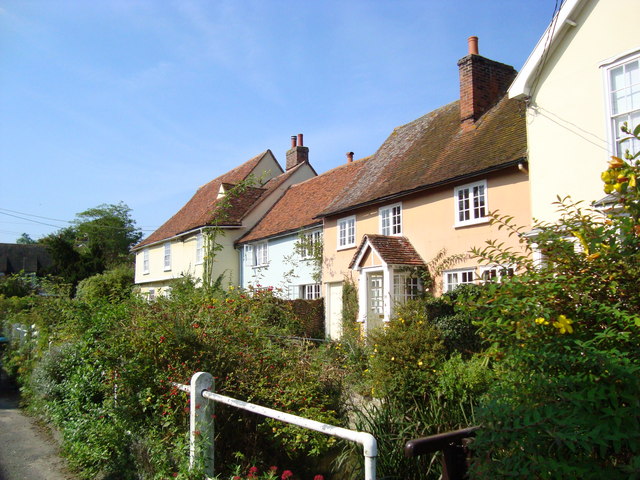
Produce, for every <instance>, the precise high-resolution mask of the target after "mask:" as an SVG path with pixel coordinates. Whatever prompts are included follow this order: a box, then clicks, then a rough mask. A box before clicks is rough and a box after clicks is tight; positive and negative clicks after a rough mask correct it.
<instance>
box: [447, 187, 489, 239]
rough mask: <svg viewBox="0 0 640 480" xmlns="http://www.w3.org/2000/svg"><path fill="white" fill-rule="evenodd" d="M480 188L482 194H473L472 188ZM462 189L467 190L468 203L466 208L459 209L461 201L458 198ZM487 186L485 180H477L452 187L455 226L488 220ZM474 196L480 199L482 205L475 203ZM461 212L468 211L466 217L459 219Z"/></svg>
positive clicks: (464, 225)
mask: <svg viewBox="0 0 640 480" xmlns="http://www.w3.org/2000/svg"><path fill="white" fill-rule="evenodd" d="M476 188H478V189H480V188H481V189H482V194H481V195H477V196H476V194H475V192H474V190H475V189H476ZM463 191H467V198H466V201H467V202H468V204H467V205H466V207H467V208H464V209H461V202H462V201H463V200H462V199H461V198H460V193H461V192H463ZM488 197H489V195H488V188H487V181H486V180H480V181H479V182H473V183H467V184H466V185H460V186H458V187H455V188H454V189H453V203H454V211H455V226H456V227H466V226H467V225H477V224H479V223H487V222H488V221H489V217H488V216H487V215H488V213H489V202H488ZM476 198H478V199H481V200H482V205H476ZM462 212H468V217H469V218H466V219H461V218H460V215H461V213H462Z"/></svg>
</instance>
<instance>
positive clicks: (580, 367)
mask: <svg viewBox="0 0 640 480" xmlns="http://www.w3.org/2000/svg"><path fill="white" fill-rule="evenodd" d="M639 130H640V129H636V132H634V133H635V134H636V135H637V134H638V133H639ZM638 170H639V165H638V161H637V158H636V157H632V156H629V158H628V162H625V161H623V160H621V159H617V158H615V157H614V158H613V160H612V162H611V164H610V168H609V170H607V172H606V173H607V175H604V174H603V179H604V180H605V182H614V186H615V187H616V188H615V189H613V190H615V191H616V192H620V193H621V194H623V195H621V196H619V197H618V202H619V203H618V206H617V208H614V209H612V210H611V211H610V213H609V215H608V216H606V217H605V216H604V215H602V214H601V213H600V212H598V211H593V210H588V209H584V208H582V207H581V206H580V205H579V204H572V203H571V202H570V201H568V200H567V199H565V200H559V203H558V206H559V209H560V210H559V211H560V213H561V218H560V220H559V222H558V223H557V224H554V225H548V224H543V225H538V226H537V229H538V232H539V233H538V234H537V236H536V238H535V239H533V241H535V242H536V244H537V245H538V249H539V251H540V252H542V254H543V256H544V261H543V262H542V264H536V263H534V262H533V261H532V260H531V257H527V256H522V255H518V254H516V253H514V252H513V251H505V250H504V249H502V248H500V247H499V246H497V245H495V244H492V243H489V245H488V246H487V247H486V248H485V249H483V250H482V251H478V252H477V253H478V255H480V256H481V257H482V258H484V259H485V260H486V261H488V262H491V263H499V264H505V263H509V264H513V265H518V266H519V268H520V272H521V273H520V274H519V275H518V276H515V277H513V278H511V279H509V280H507V281H505V282H503V283H502V284H489V285H487V286H486V288H485V289H483V291H482V292H481V294H480V296H479V297H476V298H473V299H470V301H469V307H468V312H469V314H471V315H473V316H474V317H475V320H476V323H477V325H478V326H479V327H480V332H481V334H482V335H483V336H484V338H485V339H486V340H487V341H488V342H490V343H491V344H492V345H493V347H492V349H491V350H490V353H491V354H492V356H493V358H494V359H495V362H494V366H495V370H496V381H495V382H494V383H493V385H492V387H491V388H490V391H489V393H488V395H487V400H486V402H485V404H484V406H483V408H482V409H481V410H479V412H478V419H479V421H480V422H481V423H482V424H483V428H482V430H480V431H479V432H478V436H477V438H476V441H475V442H474V444H473V448H474V450H475V457H476V460H475V462H474V465H473V467H474V472H475V474H476V475H478V476H481V477H482V478H496V477H502V476H513V475H518V476H523V477H527V478H637V477H638V475H640V442H639V441H638V440H639V437H638V432H639V431H640V414H639V413H638V412H640V376H639V373H640V350H639V349H638V344H639V342H640V316H639V312H640V290H639V289H638V285H639V284H640V237H639V235H640V225H639V223H638V219H639V216H640V207H639V205H640V203H639V195H638V185H637V184H636V181H635V178H636V176H637V175H638V173H639V172H638ZM614 179H615V180H614ZM607 184H608V185H611V183H607ZM607 190H608V191H609V190H611V189H610V188H607ZM496 221H497V222H498V223H499V224H500V225H501V227H502V228H510V229H512V231H513V232H514V233H520V231H519V229H517V228H516V227H512V226H511V225H510V222H509V219H504V218H503V219H500V218H496ZM521 238H522V242H523V244H524V246H525V248H528V249H529V250H531V247H530V245H527V244H526V242H527V238H526V237H521Z"/></svg>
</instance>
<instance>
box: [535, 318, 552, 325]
mask: <svg viewBox="0 0 640 480" xmlns="http://www.w3.org/2000/svg"><path fill="white" fill-rule="evenodd" d="M535 322H536V323H537V324H538V325H549V321H548V320H547V319H546V318H542V317H538V318H536V320H535Z"/></svg>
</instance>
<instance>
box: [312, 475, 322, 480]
mask: <svg viewBox="0 0 640 480" xmlns="http://www.w3.org/2000/svg"><path fill="white" fill-rule="evenodd" d="M313 480H324V477H323V476H322V475H316V476H315V477H313Z"/></svg>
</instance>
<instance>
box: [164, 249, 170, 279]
mask: <svg viewBox="0 0 640 480" xmlns="http://www.w3.org/2000/svg"><path fill="white" fill-rule="evenodd" d="M164 270H165V272H166V271H167V270H171V243H170V242H166V243H165V244H164Z"/></svg>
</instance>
